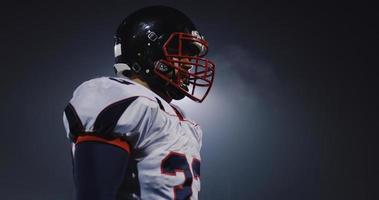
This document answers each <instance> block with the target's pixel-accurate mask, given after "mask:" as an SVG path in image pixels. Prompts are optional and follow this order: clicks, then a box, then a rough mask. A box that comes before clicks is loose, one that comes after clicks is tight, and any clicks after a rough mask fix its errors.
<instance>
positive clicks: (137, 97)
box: [63, 77, 159, 147]
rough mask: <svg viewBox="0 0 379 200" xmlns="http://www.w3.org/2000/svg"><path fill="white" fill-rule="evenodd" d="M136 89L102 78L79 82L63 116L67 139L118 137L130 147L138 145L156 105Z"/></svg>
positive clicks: (148, 127)
mask: <svg viewBox="0 0 379 200" xmlns="http://www.w3.org/2000/svg"><path fill="white" fill-rule="evenodd" d="M139 90H141V89H140V88H137V89H136V88H133V86H132V85H130V86H128V85H125V84H122V83H120V82H117V81H112V80H109V79H108V78H105V77H104V78H99V79H95V80H91V81H87V82H85V83H83V84H82V85H81V86H79V87H78V88H77V89H76V90H75V92H74V95H73V98H72V99H71V100H70V102H69V104H68V105H67V106H66V108H65V111H64V113H63V123H64V126H65V129H66V133H67V136H68V137H69V138H70V139H71V140H73V141H74V142H75V140H76V139H77V138H78V136H82V135H94V136H101V137H103V138H109V139H114V138H122V139H125V140H126V141H127V142H128V143H129V144H130V145H131V146H132V147H137V146H140V145H141V144H143V143H144V142H145V140H144V139H145V138H148V135H149V134H150V128H151V126H152V124H153V122H154V121H155V118H156V115H157V113H158V110H159V105H158V103H157V102H156V101H154V100H153V99H152V98H149V97H148V96H147V95H143V94H141V92H138V91H139Z"/></svg>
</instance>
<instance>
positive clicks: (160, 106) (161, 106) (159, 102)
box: [155, 97, 165, 111]
mask: <svg viewBox="0 0 379 200" xmlns="http://www.w3.org/2000/svg"><path fill="white" fill-rule="evenodd" d="M155 99H156V100H157V102H158V104H159V108H160V109H162V110H163V111H165V109H164V107H163V104H162V102H161V100H159V99H158V98H157V97H155Z"/></svg>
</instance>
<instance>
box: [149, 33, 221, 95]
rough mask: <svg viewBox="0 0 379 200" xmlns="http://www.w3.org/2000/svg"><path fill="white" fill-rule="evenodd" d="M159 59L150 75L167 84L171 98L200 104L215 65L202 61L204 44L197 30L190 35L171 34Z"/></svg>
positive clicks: (212, 75) (205, 93)
mask: <svg viewBox="0 0 379 200" xmlns="http://www.w3.org/2000/svg"><path fill="white" fill-rule="evenodd" d="M162 50H163V54H164V56H163V59H160V60H159V61H157V62H156V63H155V66H154V73H155V74H156V75H158V76H159V77H160V78H162V79H164V80H165V81H167V82H168V84H169V86H168V92H169V94H170V96H172V98H173V99H182V98H184V96H187V97H189V98H190V99H192V100H194V101H197V102H202V101H203V100H204V99H205V97H206V96H207V95H208V92H209V90H210V88H211V86H212V83H213V80H214V73H215V64H214V63H213V62H212V61H210V60H208V59H206V58H204V56H205V55H206V54H207V50H208V43H207V41H205V40H204V39H203V38H202V37H201V36H200V35H199V34H198V32H197V31H193V32H192V33H191V34H189V33H182V32H174V33H172V34H171V35H170V37H169V38H168V40H167V41H166V42H165V44H164V45H163V47H162Z"/></svg>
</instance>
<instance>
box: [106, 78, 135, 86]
mask: <svg viewBox="0 0 379 200" xmlns="http://www.w3.org/2000/svg"><path fill="white" fill-rule="evenodd" d="M109 79H111V80H113V81H117V82H119V83H122V84H125V85H133V83H131V82H129V81H126V80H124V79H117V78H113V77H109Z"/></svg>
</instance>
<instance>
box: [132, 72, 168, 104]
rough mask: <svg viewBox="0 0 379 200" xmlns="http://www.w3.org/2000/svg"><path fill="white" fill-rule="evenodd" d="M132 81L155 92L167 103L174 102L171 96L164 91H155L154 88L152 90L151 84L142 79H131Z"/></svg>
mask: <svg viewBox="0 0 379 200" xmlns="http://www.w3.org/2000/svg"><path fill="white" fill-rule="evenodd" d="M130 79H131V80H132V81H134V82H136V83H139V84H141V85H143V86H144V87H146V88H147V89H149V90H151V91H153V92H154V93H156V94H157V95H158V96H160V97H161V98H162V99H164V100H165V101H166V102H167V103H170V102H171V101H172V98H171V97H170V96H168V95H167V94H166V93H165V92H163V91H160V90H154V89H153V88H151V87H150V86H149V84H147V82H146V81H144V80H142V79H140V78H139V77H130Z"/></svg>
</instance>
